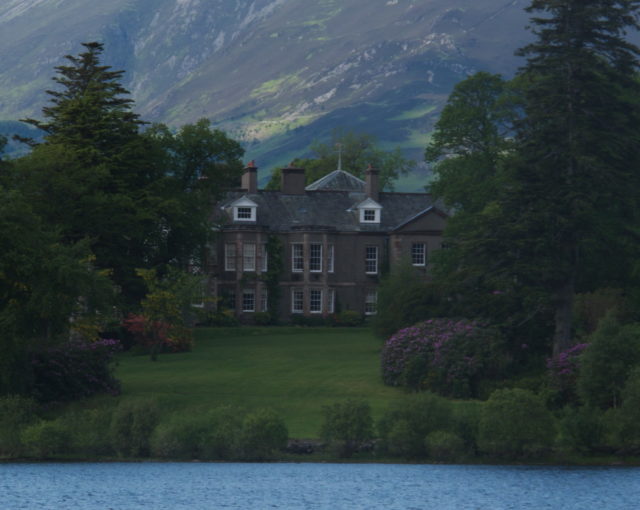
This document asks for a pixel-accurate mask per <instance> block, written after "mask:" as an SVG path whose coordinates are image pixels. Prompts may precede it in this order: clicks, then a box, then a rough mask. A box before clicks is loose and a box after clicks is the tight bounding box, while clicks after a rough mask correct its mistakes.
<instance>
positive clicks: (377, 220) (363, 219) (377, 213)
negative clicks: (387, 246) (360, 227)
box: [360, 207, 380, 223]
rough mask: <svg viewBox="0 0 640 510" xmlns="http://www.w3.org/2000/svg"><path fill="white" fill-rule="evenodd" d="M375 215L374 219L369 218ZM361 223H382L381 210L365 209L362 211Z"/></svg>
mask: <svg viewBox="0 0 640 510" xmlns="http://www.w3.org/2000/svg"><path fill="white" fill-rule="evenodd" d="M372 213H373V218H371V217H369V218H368V217H367V216H371V214H372ZM360 223H380V209H377V208H376V209H374V208H372V207H363V208H362V209H360Z"/></svg>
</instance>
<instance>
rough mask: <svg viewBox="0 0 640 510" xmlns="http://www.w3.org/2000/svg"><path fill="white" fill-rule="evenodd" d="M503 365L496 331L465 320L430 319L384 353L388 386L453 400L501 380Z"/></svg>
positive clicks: (399, 337) (397, 337) (405, 331)
mask: <svg viewBox="0 0 640 510" xmlns="http://www.w3.org/2000/svg"><path fill="white" fill-rule="evenodd" d="M503 365H504V355H503V354H502V337H501V335H500V334H499V333H498V332H497V330H495V329H493V328H489V327H486V326H483V325H482V324H480V323H478V322H476V321H469V320H466V319H462V320H458V321H454V320H451V319H431V320H428V321H426V322H422V323H419V324H417V325H415V326H411V327H409V328H405V329H402V330H400V331H398V332H397V333H396V334H395V335H393V336H392V337H391V338H390V339H389V340H387V342H386V343H385V345H384V348H383V350H382V378H383V380H384V382H385V384H389V385H392V386H399V385H404V386H408V387H410V388H411V389H414V390H420V389H429V390H431V391H435V392H437V393H440V394H442V395H450V396H454V397H470V396H475V395H476V394H477V391H478V383H479V381H480V377H491V376H492V375H497V374H498V373H500V368H501V367H502V366H503Z"/></svg>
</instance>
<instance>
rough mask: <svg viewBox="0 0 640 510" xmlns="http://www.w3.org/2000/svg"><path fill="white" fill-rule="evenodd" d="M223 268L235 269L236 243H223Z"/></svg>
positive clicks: (227, 269)
mask: <svg viewBox="0 0 640 510" xmlns="http://www.w3.org/2000/svg"><path fill="white" fill-rule="evenodd" d="M224 270H225V271H235V270H236V245H235V244H234V243H226V244H225V245H224Z"/></svg>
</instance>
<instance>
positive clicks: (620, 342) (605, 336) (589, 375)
mask: <svg viewBox="0 0 640 510" xmlns="http://www.w3.org/2000/svg"><path fill="white" fill-rule="evenodd" d="M587 340H588V342H589V345H588V347H587V349H586V350H585V351H584V353H583V354H582V356H581V358H580V372H579V376H578V394H579V395H580V397H581V398H582V399H583V401H584V402H585V403H586V404H587V405H590V406H593V407H598V408H601V409H607V408H609V407H617V406H618V405H620V403H621V402H622V390H623V388H624V386H625V384H626V382H627V379H628V377H629V374H630V373H631V370H632V369H633V368H634V367H635V366H638V365H639V364H640V325H638V324H628V325H624V326H623V325H620V323H619V322H618V321H617V320H616V319H615V318H614V317H613V316H611V315H609V316H607V317H606V318H604V319H602V320H601V321H600V325H599V326H598V329H597V330H596V331H595V333H593V334H592V335H591V336H590V337H589V338H588V339H587Z"/></svg>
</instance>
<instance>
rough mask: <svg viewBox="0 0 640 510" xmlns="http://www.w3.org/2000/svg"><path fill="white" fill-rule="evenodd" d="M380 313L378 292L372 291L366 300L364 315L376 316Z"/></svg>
mask: <svg viewBox="0 0 640 510" xmlns="http://www.w3.org/2000/svg"><path fill="white" fill-rule="evenodd" d="M377 311H378V291H375V290H370V291H368V292H367V295H366V297H365V300H364V313H365V314H366V315H375V314H376V312H377Z"/></svg>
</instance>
